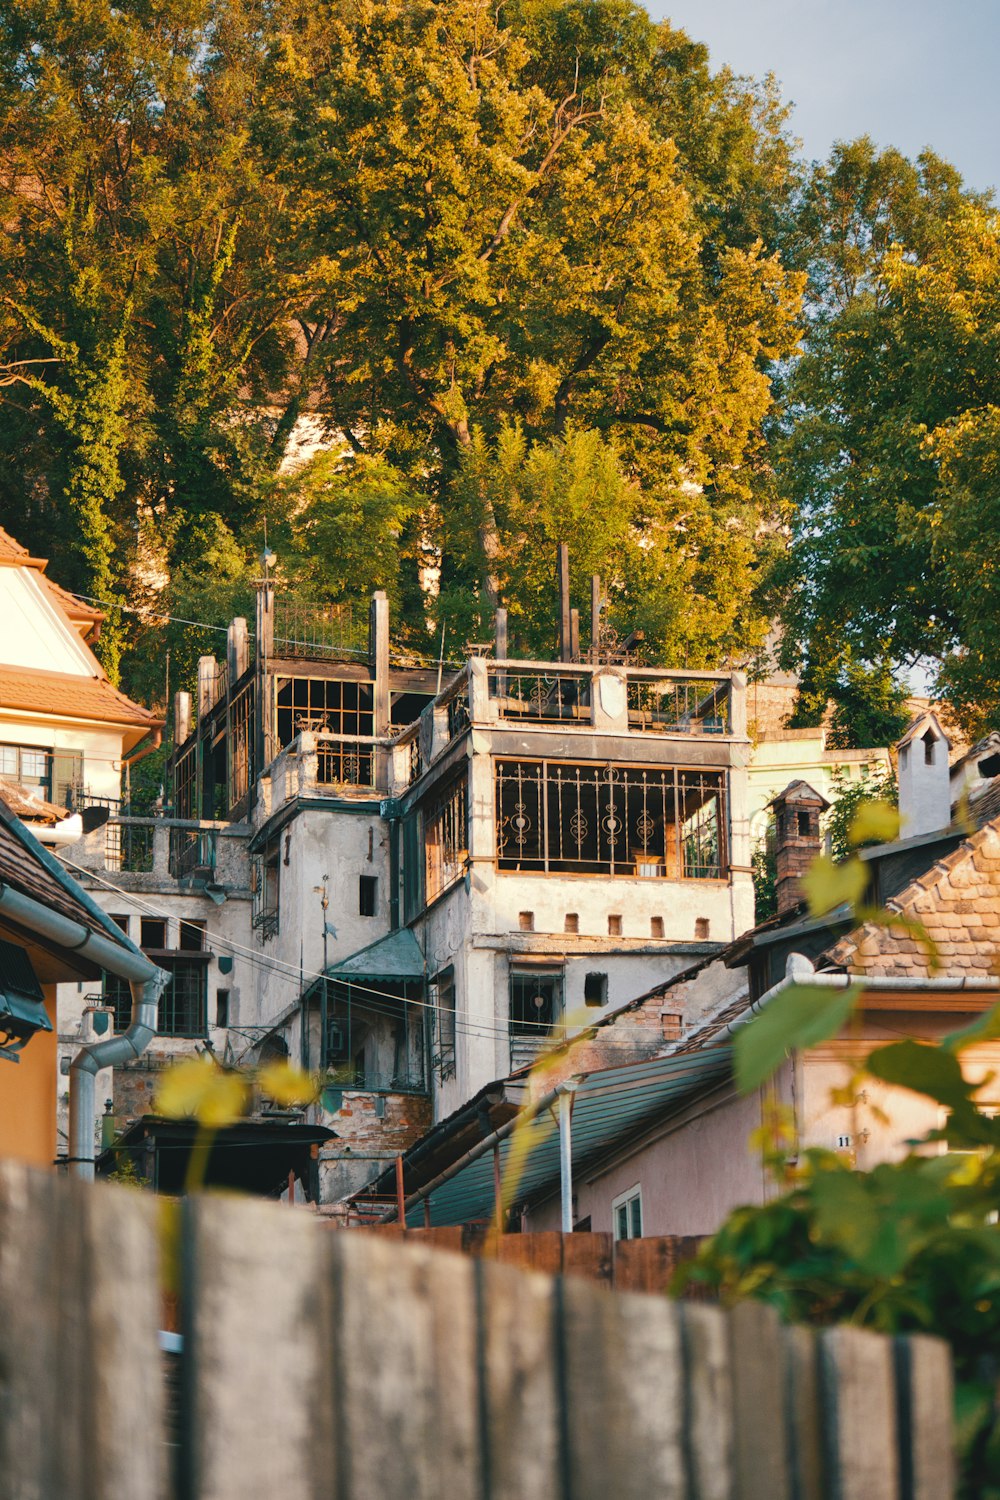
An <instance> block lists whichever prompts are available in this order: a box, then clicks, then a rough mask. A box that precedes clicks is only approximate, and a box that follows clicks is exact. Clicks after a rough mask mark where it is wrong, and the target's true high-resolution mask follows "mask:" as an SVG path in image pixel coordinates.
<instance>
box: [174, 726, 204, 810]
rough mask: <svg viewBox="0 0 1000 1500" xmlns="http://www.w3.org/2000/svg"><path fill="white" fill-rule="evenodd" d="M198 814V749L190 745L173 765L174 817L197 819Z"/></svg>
mask: <svg viewBox="0 0 1000 1500" xmlns="http://www.w3.org/2000/svg"><path fill="white" fill-rule="evenodd" d="M199 812H200V808H199V807H198V749H197V746H196V745H195V744H192V745H191V747H190V749H188V750H185V751H184V752H183V753H182V754H181V755H179V756H178V758H177V760H176V762H175V764H174V816H175V817H177V818H183V819H188V820H190V819H193V818H197V816H198V814H199Z"/></svg>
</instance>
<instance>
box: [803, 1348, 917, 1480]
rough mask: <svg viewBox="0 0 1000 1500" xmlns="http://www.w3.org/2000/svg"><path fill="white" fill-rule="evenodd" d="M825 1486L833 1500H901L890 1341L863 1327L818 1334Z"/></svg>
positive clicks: (894, 1390)
mask: <svg viewBox="0 0 1000 1500" xmlns="http://www.w3.org/2000/svg"><path fill="white" fill-rule="evenodd" d="M820 1370H821V1376H822V1391H823V1417H824V1433H825V1440H824V1448H825V1453H826V1461H827V1482H828V1484H829V1486H830V1490H831V1493H832V1494H834V1495H836V1497H837V1500H899V1455H898V1452H897V1447H896V1389H895V1379H894V1370H893V1352H892V1341H891V1340H890V1339H887V1338H884V1337H882V1336H881V1335H880V1334H877V1333H870V1332H868V1331H867V1330H866V1329H863V1328H829V1329H826V1330H825V1331H824V1332H823V1333H822V1334H821V1335H820Z"/></svg>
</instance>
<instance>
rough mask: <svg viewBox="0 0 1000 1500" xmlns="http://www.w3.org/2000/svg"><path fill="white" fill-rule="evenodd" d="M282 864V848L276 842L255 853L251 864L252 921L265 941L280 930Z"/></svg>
mask: <svg viewBox="0 0 1000 1500" xmlns="http://www.w3.org/2000/svg"><path fill="white" fill-rule="evenodd" d="M280 864H281V860H280V849H279V846H278V844H277V843H274V844H269V845H268V846H267V848H265V849H263V850H261V852H260V853H259V854H255V855H254V857H253V863H252V864H251V866H250V895H251V898H252V907H251V912H252V915H251V921H252V923H253V925H254V927H258V928H259V929H260V934H261V937H262V938H263V939H264V940H265V941H266V940H267V939H268V938H272V937H274V935H275V933H276V932H277V930H278V898H279V894H280V892H279V885H280Z"/></svg>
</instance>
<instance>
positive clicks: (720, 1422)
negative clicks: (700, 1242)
mask: <svg viewBox="0 0 1000 1500" xmlns="http://www.w3.org/2000/svg"><path fill="white" fill-rule="evenodd" d="M681 1327H682V1329H683V1334H684V1337H683V1346H684V1360H685V1371H684V1378H685V1384H686V1392H687V1412H686V1424H687V1435H688V1453H689V1465H690V1478H691V1489H692V1493H693V1494H694V1495H695V1496H697V1500H731V1497H732V1494H733V1482H734V1473H733V1388H732V1378H731V1371H730V1363H729V1329H728V1327H727V1324H726V1314H725V1313H724V1312H722V1310H721V1309H720V1308H717V1307H707V1306H703V1305H701V1304H699V1303H697V1302H690V1303H683V1304H682V1305H681Z"/></svg>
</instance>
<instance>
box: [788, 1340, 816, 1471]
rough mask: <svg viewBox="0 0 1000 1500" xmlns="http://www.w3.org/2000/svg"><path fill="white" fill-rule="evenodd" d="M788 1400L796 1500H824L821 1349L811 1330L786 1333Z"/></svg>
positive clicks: (790, 1456) (791, 1458)
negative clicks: (820, 1379)
mask: <svg viewBox="0 0 1000 1500" xmlns="http://www.w3.org/2000/svg"><path fill="white" fill-rule="evenodd" d="M785 1399H786V1403H787V1411H788V1433H789V1465H790V1469H791V1481H792V1494H793V1495H794V1497H795V1500H825V1496H826V1489H825V1487H824V1482H823V1420H822V1411H821V1401H820V1383H819V1347H818V1343H817V1338H816V1334H815V1333H814V1331H813V1330H812V1329H811V1328H786V1329H785Z"/></svg>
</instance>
